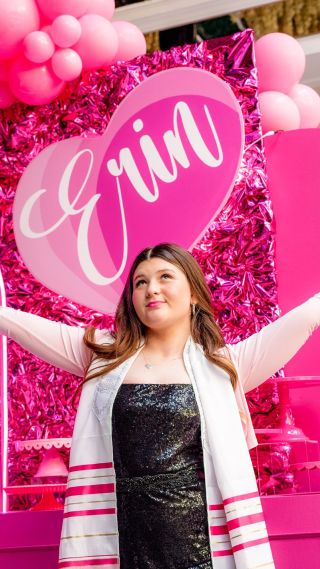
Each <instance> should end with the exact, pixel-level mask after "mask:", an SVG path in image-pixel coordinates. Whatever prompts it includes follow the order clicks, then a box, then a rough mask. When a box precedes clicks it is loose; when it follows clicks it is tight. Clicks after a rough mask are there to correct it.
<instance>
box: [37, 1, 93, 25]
mask: <svg viewBox="0 0 320 569" xmlns="http://www.w3.org/2000/svg"><path fill="white" fill-rule="evenodd" d="M37 2H38V5H39V8H40V10H41V12H42V13H43V14H44V15H45V16H47V18H49V19H50V20H54V18H56V17H57V16H60V15H61V14H70V15H71V16H74V17H75V18H79V17H80V16H82V15H83V14H85V13H86V11H87V9H88V7H89V5H90V2H91V0H37Z"/></svg>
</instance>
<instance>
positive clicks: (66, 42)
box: [51, 14, 81, 47]
mask: <svg viewBox="0 0 320 569" xmlns="http://www.w3.org/2000/svg"><path fill="white" fill-rule="evenodd" d="M51 36H52V39H53V41H54V43H55V44H56V45H58V46H59V47H71V46H72V45H74V44H75V43H77V41H78V40H79V39H80V36H81V24H80V22H79V20H77V18H75V17H74V16H69V15H68V14H62V16H57V17H56V18H55V20H53V22H52V25H51Z"/></svg>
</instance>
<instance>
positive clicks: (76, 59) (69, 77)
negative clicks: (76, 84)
mask: <svg viewBox="0 0 320 569" xmlns="http://www.w3.org/2000/svg"><path fill="white" fill-rule="evenodd" d="M51 62H52V69H53V71H54V73H55V74H56V75H57V77H59V79H62V81H73V80H74V79H76V78H77V77H79V75H80V73H81V71H82V61H81V57H80V55H79V54H78V53H77V52H76V51H74V49H71V48H64V49H57V51H56V52H55V53H54V55H53V56H52V61H51Z"/></svg>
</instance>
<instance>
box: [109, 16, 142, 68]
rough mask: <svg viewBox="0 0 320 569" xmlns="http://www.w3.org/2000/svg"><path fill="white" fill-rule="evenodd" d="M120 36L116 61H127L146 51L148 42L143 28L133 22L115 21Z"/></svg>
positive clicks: (114, 25) (114, 24)
mask: <svg viewBox="0 0 320 569" xmlns="http://www.w3.org/2000/svg"><path fill="white" fill-rule="evenodd" d="M113 27H114V29H115V30H116V32H117V34H118V38H119V47H118V50H117V53H116V55H115V58H114V59H115V61H120V60H122V61H127V60H128V59H132V58H133V57H137V56H138V55H143V54H145V53H146V50H147V44H146V40H145V37H144V35H143V33H142V32H141V30H139V28H137V26H135V25H134V24H131V22H123V21H119V22H113Z"/></svg>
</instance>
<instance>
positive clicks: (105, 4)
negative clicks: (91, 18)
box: [86, 0, 115, 20]
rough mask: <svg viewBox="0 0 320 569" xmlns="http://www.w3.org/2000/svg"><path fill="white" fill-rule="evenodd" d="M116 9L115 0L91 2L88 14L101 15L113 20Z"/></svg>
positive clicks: (91, 0)
mask: <svg viewBox="0 0 320 569" xmlns="http://www.w3.org/2000/svg"><path fill="white" fill-rule="evenodd" d="M114 9H115V2H114V0H90V4H89V8H88V10H87V11H86V14H99V16H103V17H104V18H107V20H111V18H112V16H113V14H114Z"/></svg>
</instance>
